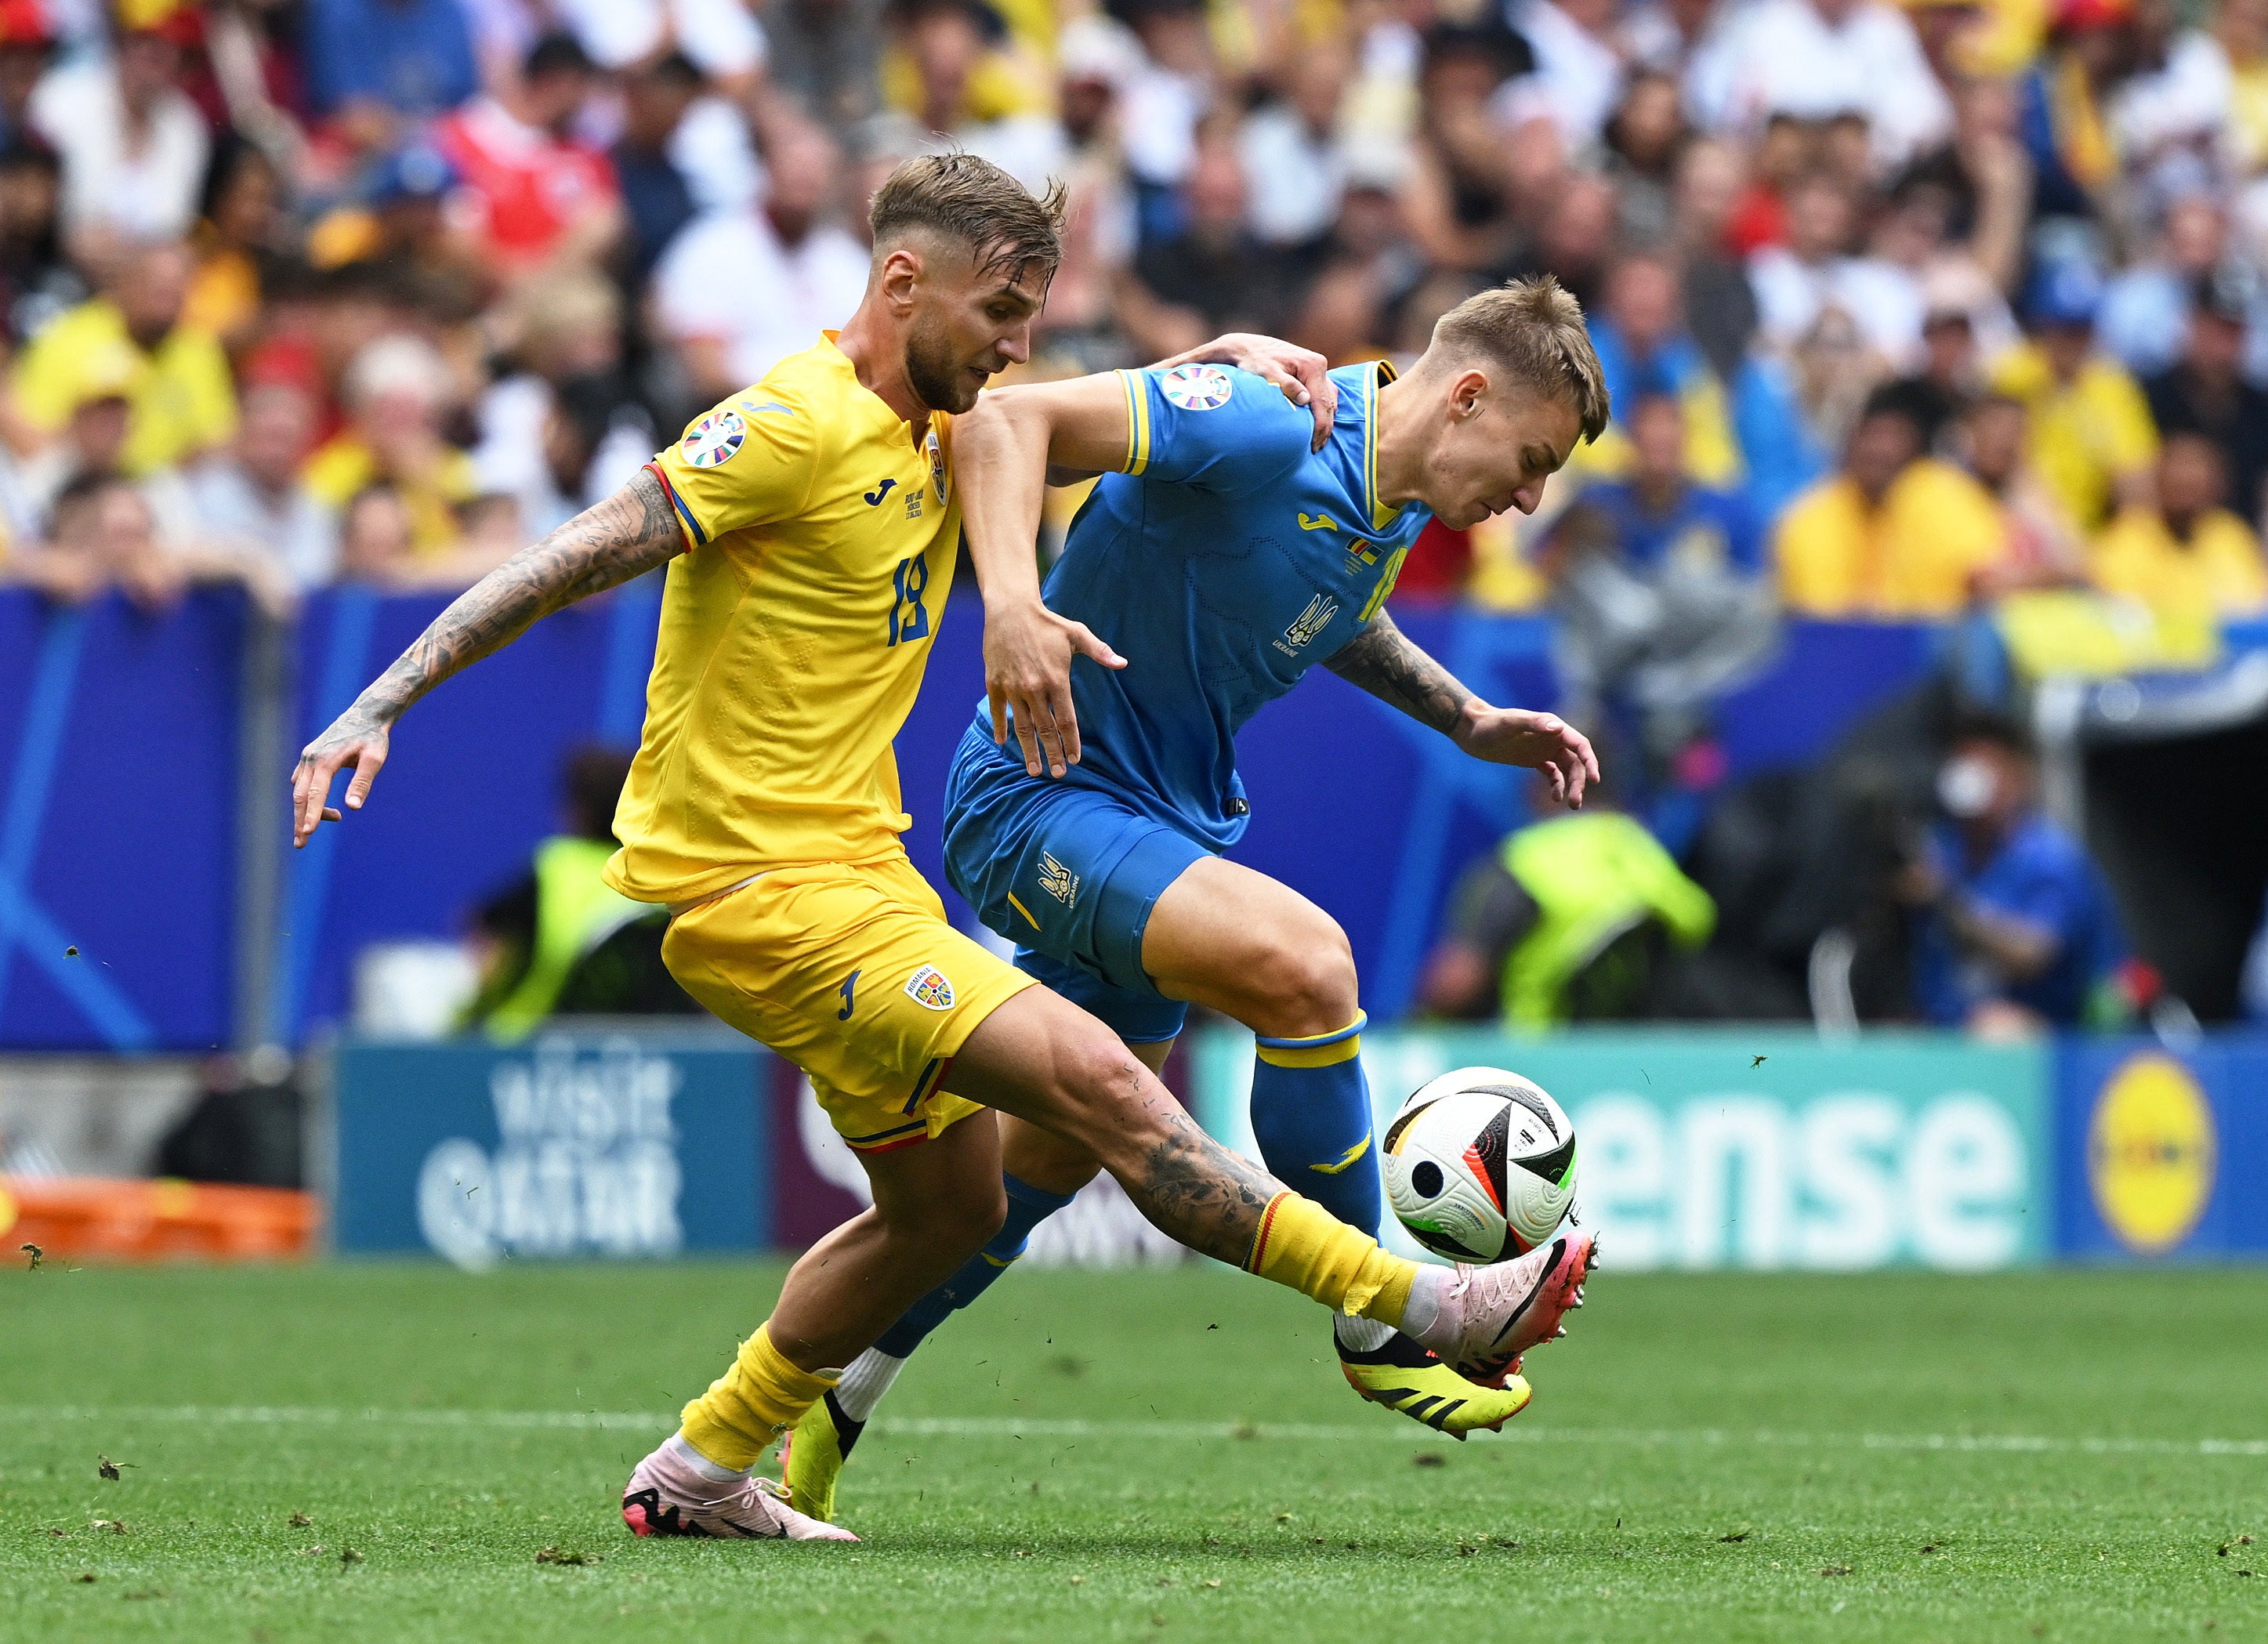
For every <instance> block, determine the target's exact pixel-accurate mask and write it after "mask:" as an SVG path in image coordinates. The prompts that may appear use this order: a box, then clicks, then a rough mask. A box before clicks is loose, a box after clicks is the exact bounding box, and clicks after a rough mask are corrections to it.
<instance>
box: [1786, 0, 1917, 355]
mask: <svg viewBox="0 0 2268 1644" xmlns="http://www.w3.org/2000/svg"><path fill="white" fill-rule="evenodd" d="M1767 3H1769V0H1767ZM1856 226H1857V203H1856V202H1855V201H1854V200H1853V199H1852V195H1851V190H1850V188H1849V187H1848V186H1847V185H1846V184H1845V183H1844V182H1843V181H1841V180H1839V179H1838V178H1836V177H1834V176H1832V175H1830V174H1829V173H1823V172H1815V173H1812V174H1811V175H1809V176H1807V177H1804V178H1802V179H1800V180H1799V181H1797V183H1796V185H1795V187H1794V188H1793V189H1791V190H1790V191H1789V194H1788V199H1787V243H1786V245H1785V246H1767V247H1764V249H1763V250H1762V251H1759V252H1757V253H1756V255H1755V256H1754V257H1752V258H1750V259H1749V284H1750V285H1751V286H1752V287H1754V289H1755V291H1756V316H1757V321H1758V328H1759V330H1760V331H1761V332H1762V333H1763V335H1764V340H1765V342H1766V343H1770V344H1771V346H1773V347H1775V348H1777V349H1779V350H1784V351H1793V349H1794V348H1795V345H1796V344H1797V343H1800V341H1802V339H1803V338H1804V336H1805V335H1806V334H1807V333H1808V332H1809V331H1810V330H1811V328H1812V326H1813V324H1814V323H1815V321H1817V320H1818V319H1819V318H1820V316H1821V315H1822V314H1823V313H1825V312H1826V311H1827V310H1829V309H1836V310H1839V311H1840V312H1841V313H1843V314H1845V316H1846V317H1848V319H1849V320H1850V321H1851V322H1852V324H1853V325H1855V326H1856V327H1857V328H1858V331H1859V336H1860V338H1861V339H1862V340H1863V341H1864V342H1865V343H1866V344H1867V347H1868V348H1869V349H1870V350H1873V351H1874V353H1875V354H1877V355H1878V356H1880V357H1881V360H1882V361H1883V362H1884V363H1886V364H1888V365H1892V366H1899V367H1903V366H1904V365H1906V364H1908V363H1909V362H1910V361H1911V360H1912V359H1913V358H1914V357H1915V355H1916V353H1917V351H1918V349H1919V348H1920V345H1921V322H1922V295H1921V287H1920V285H1919V284H1918V282H1917V281H1916V280H1915V279H1914V277H1913V276H1912V275H1911V274H1909V273H1908V272H1907V271H1906V270H1905V269H1901V268H1899V267H1897V266H1896V264H1895V263H1890V262H1883V261H1882V260H1881V259H1879V258H1875V257H1857V256H1852V255H1851V254H1850V246H1851V242H1852V235H1853V233H1854V232H1855V230H1856Z"/></svg>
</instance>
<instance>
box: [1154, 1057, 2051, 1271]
mask: <svg viewBox="0 0 2268 1644" xmlns="http://www.w3.org/2000/svg"><path fill="white" fill-rule="evenodd" d="M1196 1049H1197V1058H1196V1079H1195V1081H1194V1085H1193V1095H1194V1099H1195V1102H1196V1106H1197V1116H1198V1117H1199V1119H1200V1120H1201V1121H1202V1122H1203V1123H1204V1125H1205V1127H1206V1129H1207V1130H1208V1131H1210V1132H1211V1133H1212V1134H1213V1135H1215V1136H1217V1137H1219V1138H1220V1139H1222V1140H1224V1141H1226V1142H1227V1143H1229V1144H1230V1145H1231V1146H1236V1147H1239V1148H1241V1149H1242V1150H1243V1151H1245V1152H1247V1153H1251V1154H1255V1156H1257V1150H1256V1148H1255V1146H1254V1145H1253V1141H1252V1129H1251V1124H1250V1122H1249V1119H1248V1116H1247V1113H1246V1101H1247V1096H1248V1091H1249V1089H1250V1085H1251V1072H1252V1041H1251V1039H1250V1037H1249V1036H1246V1035H1242V1034H1239V1033H1236V1032H1233V1031H1217V1032H1214V1033H1211V1034H1208V1035H1206V1036H1204V1039H1203V1040H1202V1042H1201V1043H1199V1044H1198V1045H1197V1047H1196ZM1363 1065H1364V1068H1365V1070H1366V1073H1368V1075H1369V1079H1370V1086H1371V1095H1372V1100H1373V1104H1374V1106H1375V1109H1376V1122H1375V1125H1374V1128H1373V1132H1372V1133H1373V1136H1379V1135H1383V1134H1384V1131H1385V1127H1386V1124H1387V1123H1388V1121H1389V1120H1390V1119H1391V1118H1392V1117H1393V1115H1394V1112H1395V1110H1396V1109H1397V1108H1398V1107H1399V1106H1400V1105H1401V1103H1402V1100H1403V1097H1404V1096H1405V1095H1408V1094H1409V1093H1410V1091H1412V1090H1415V1089H1416V1088H1418V1086H1420V1085H1422V1084H1424V1083H1425V1081H1426V1080H1430V1079H1432V1078H1434V1077H1435V1076H1436V1075H1438V1074H1440V1073H1446V1072H1447V1071H1449V1070H1450V1069H1452V1068H1456V1067H1462V1066H1471V1065H1490V1066H1498V1067H1509V1068H1513V1069H1515V1070H1517V1071H1518V1072H1520V1073H1523V1074H1525V1075H1526V1076H1528V1078H1530V1079H1532V1080H1535V1081H1536V1082H1537V1083H1539V1084H1541V1085H1542V1086H1543V1087H1544V1088H1546V1089H1547V1090H1549V1091H1550V1092H1551V1094H1552V1095H1554V1096H1555V1097H1557V1100H1558V1102H1559V1103H1560V1105H1561V1106H1563V1107H1564V1108H1565V1109H1566V1110H1567V1111H1568V1113H1569V1115H1570V1116H1571V1117H1572V1118H1573V1120H1574V1124H1575V1134H1576V1146H1577V1166H1578V1171H1579V1177H1578V1181H1579V1185H1578V1189H1577V1197H1578V1200H1579V1203H1580V1205H1581V1206H1582V1213H1583V1215H1584V1217H1585V1219H1586V1220H1587V1222H1588V1223H1589V1224H1590V1225H1592V1226H1594V1227H1597V1228H1598V1229H1599V1231H1600V1235H1601V1248H1602V1251H1603V1253H1604V1258H1605V1260H1606V1261H1607V1262H1608V1263H1609V1264H1611V1265H1612V1266H1614V1267H1615V1268H1616V1269H1619V1270H1622V1271H1633V1270H1641V1269H1647V1268H1660V1267H1683V1268H1706V1267H1749V1268H1812V1269H1855V1268H1870V1267H1885V1266H1894V1265H1920V1266H1928V1267H1937V1268H1945V1269H1950V1270H1955V1271H1972V1272H1973V1271H1979V1270H1984V1269H1990V1268H1999V1267H2007V1266H2013V1265H2016V1264H2022V1263H2027V1262H2034V1261H2037V1260H2039V1259H2040V1258H2041V1257H2043V1256H2044V1255H2046V1254H2047V1251H2048V1247H2049V1241H2050V1237H2051V1232H2050V1229H2051V1218H2050V1214H2049V1202H2048V1201H2049V1197H2050V1195H2049V1188H2050V1183H2051V1176H2050V1171H2049V1168H2048V1159H2049V1151H2050V1150H2049V1144H2048V1136H2047V1106H2048V1080H2049V1057H2048V1054H2047V1052H2045V1051H2042V1050H2036V1049H2030V1048H2022V1047H1988V1046H1979V1045H1976V1044H1972V1043H1969V1042H1968V1041H1966V1040H1963V1039H1960V1038H1957V1037H1955V1036H1934V1035H1926V1034H1912V1035H1908V1034H1885V1035H1880V1036H1868V1037H1867V1038H1865V1039H1863V1040H1860V1041H1859V1042H1858V1043H1853V1044H1850V1045H1830V1044H1825V1043H1822V1042H1821V1041H1820V1040H1819V1039H1817V1038H1816V1037H1814V1036H1809V1035H1793V1034H1787V1033H1785V1032H1774V1033H1756V1032H1746V1031H1742V1032H1699V1033H1695V1032H1609V1031H1599V1032H1580V1033H1567V1034H1562V1035H1557V1036H1553V1037H1550V1038H1544V1039H1531V1040H1521V1039H1513V1038H1507V1037H1505V1036H1501V1035H1499V1034H1496V1033H1493V1032H1489V1031H1470V1030H1439V1031H1427V1030H1422V1029H1419V1030H1410V1031H1402V1032H1382V1033H1366V1034H1365V1035H1364V1036H1363ZM1292 1185H1294V1186H1296V1185H1297V1183H1293V1184H1292ZM1387 1235H1388V1242H1389V1243H1392V1244H1393V1245H1394V1248H1395V1249H1397V1250H1402V1251H1403V1252H1404V1253H1405V1254H1409V1255H1418V1254H1420V1253H1421V1252H1419V1250H1418V1247H1417V1246H1416V1244H1415V1243H1414V1242H1412V1241H1410V1239H1409V1237H1408V1235H1405V1234H1404V1233H1403V1230H1402V1229H1401V1227H1399V1226H1398V1225H1395V1224H1394V1223H1393V1222H1392V1220H1391V1218H1390V1217H1389V1218H1388V1228H1387Z"/></svg>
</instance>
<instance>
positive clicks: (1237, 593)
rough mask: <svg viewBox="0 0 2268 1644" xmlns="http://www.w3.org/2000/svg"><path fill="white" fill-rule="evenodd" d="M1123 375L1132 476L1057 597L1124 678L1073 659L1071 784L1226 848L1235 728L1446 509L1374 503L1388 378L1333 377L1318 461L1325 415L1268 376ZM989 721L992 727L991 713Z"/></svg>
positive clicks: (1372, 373) (1353, 612) (1111, 496)
mask: <svg viewBox="0 0 2268 1644" xmlns="http://www.w3.org/2000/svg"><path fill="white" fill-rule="evenodd" d="M1118 375H1119V378H1120V380H1121V382H1122V383H1123V386H1124V388H1125V392H1126V396H1127V409H1128V413H1129V420H1130V424H1131V434H1130V446H1129V449H1128V452H1127V460H1126V471H1125V472H1124V473H1123V474H1108V475H1105V476H1103V477H1102V479H1101V482H1100V483H1098V484H1097V485H1096V486H1095V489H1094V494H1093V495H1092V496H1090V497H1089V498H1087V501H1086V505H1085V506H1083V507H1082V508H1081V509H1080V510H1079V514H1078V517H1077V518H1076V519H1075V520H1072V522H1071V531H1070V534H1069V538H1068V541H1067V542H1066V543H1065V545H1064V554H1063V557H1062V558H1061V559H1060V560H1058V561H1057V564H1056V566H1055V569H1054V570H1053V571H1051V572H1050V573H1049V577H1048V580H1047V586H1046V589H1045V596H1046V599H1047V603H1048V606H1049V608H1050V609H1052V610H1054V611H1056V612H1057V613H1058V614H1060V615H1062V616H1069V617H1072V618H1075V619H1077V620H1078V621H1079V622H1082V623H1086V625H1087V626H1088V627H1089V628H1091V629H1093V630H1094V631H1095V632H1096V633H1098V634H1100V635H1101V637H1102V638H1104V639H1107V640H1108V641H1109V643H1110V645H1111V647H1112V648H1113V649H1114V650H1116V652H1118V654H1119V655H1121V656H1123V657H1124V658H1125V659H1126V667H1124V668H1123V669H1122V670H1116V671H1114V670H1111V669H1108V668H1104V667H1100V666H1099V665H1097V664H1095V663H1094V662H1091V661H1089V660H1086V658H1084V657H1080V658H1077V659H1075V660H1073V663H1072V667H1071V690H1072V696H1073V698H1074V700H1075V702H1076V704H1077V706H1078V710H1079V741H1080V744H1081V748H1082V750H1083V751H1082V752H1081V754H1080V762H1079V763H1078V764H1076V765H1073V766H1072V767H1071V770H1070V772H1069V774H1068V775H1067V776H1066V777H1065V778H1064V780H1066V781H1071V782H1077V783H1081V784H1085V785H1090V786H1095V787H1101V788H1105V789H1108V791H1109V792H1111V793H1115V794H1117V795H1119V796H1120V797H1121V798H1123V799H1124V800H1126V801H1127V802H1128V803H1129V804H1130V805H1131V806H1132V807H1134V808H1136V809H1137V810H1139V811H1141V812H1143V813H1144V814H1145V815H1151V816H1154V817H1156V818H1157V819H1158V820H1159V821H1160V822H1165V823H1167V825H1169V826H1172V827H1175V828H1178V829H1181V830H1182V832H1183V833H1186V834H1188V835H1189V836H1190V837H1193V838H1195V839H1197V841H1199V842H1200V843H1202V844H1206V845H1208V846H1209V847H1211V849H1213V850H1216V851H1219V850H1225V849H1226V848H1227V847H1228V846H1229V845H1231V844H1234V843H1235V841H1236V839H1237V837H1239V836H1240V835H1241V834H1242V833H1243V831H1244V827H1245V822H1246V819H1247V814H1248V809H1249V807H1248V804H1247V802H1246V800H1245V796H1244V785H1243V784H1242V782H1241V781H1240V780H1239V779H1238V777H1237V774H1236V749H1235V738H1236V733H1237V732H1238V730H1239V729H1241V727H1242V726H1243V724H1244V722H1245V721H1246V720H1247V719H1250V718H1251V717H1252V716H1253V714H1254V713H1255V712H1256V711H1258V710H1259V708H1260V707H1261V706H1262V704H1265V703H1269V702H1272V701H1274V700H1275V699H1276V698H1277V697H1280V696H1282V695H1283V694H1284V693H1285V691H1287V690H1290V689H1292V686H1293V685H1295V684H1297V683H1298V682H1299V681H1300V675H1303V674H1305V673H1306V672H1307V670H1308V668H1310V667H1313V666H1314V664H1316V663H1317V662H1320V661H1322V660H1323V659H1324V658H1326V657H1329V656H1330V655H1331V654H1332V653H1334V652H1337V650H1339V649H1340V647H1342V646H1343V645H1345V644H1346V643H1347V642H1348V641H1349V640H1351V639H1352V638H1354V637H1355V635H1356V634H1357V633H1358V632H1359V630H1361V628H1362V625H1363V624H1364V623H1366V622H1368V621H1369V620H1370V619H1371V617H1372V616H1374V615H1376V614H1377V612H1378V609H1379V608H1380V607H1381V606H1382V605H1383V604H1385V602H1386V597H1387V595H1388V593H1391V592H1392V591H1393V588H1394V579H1395V575H1396V574H1397V573H1398V572H1399V571H1401V569H1402V561H1403V557H1404V556H1405V555H1407V554H1408V552H1409V551H1410V543H1411V542H1414V541H1416V540H1417V536H1418V532H1419V531H1421V530H1423V529H1424V528H1425V521H1426V520H1428V519H1430V518H1431V517H1432V515H1431V513H1430V512H1429V511H1428V510H1426V509H1425V508H1424V507H1422V506H1420V505H1417V504H1414V503H1412V504H1408V505H1404V506H1403V507H1401V508H1399V509H1395V508H1388V507H1386V506H1385V505H1382V504H1381V502H1380V501H1379V499H1378V485H1377V451H1376V446H1375V438H1374V436H1375V430H1376V425H1377V415H1376V413H1377V400H1378V393H1379V390H1380V388H1381V387H1383V386H1384V385H1385V384H1387V383H1388V382H1391V381H1392V380H1394V372H1393V368H1392V367H1391V366H1388V365H1384V364H1372V365H1350V366H1346V367H1344V368H1343V369H1341V370H1339V371H1336V372H1332V373H1331V379H1332V380H1333V381H1334V382H1336V383H1337V385H1338V388H1339V403H1338V414H1337V419H1336V422H1335V424H1334V425H1333V427H1332V431H1331V436H1330V438H1329V439H1328V440H1327V441H1325V442H1324V445H1323V448H1322V450H1321V451H1310V450H1309V449H1308V445H1309V442H1310V440H1311V439H1313V437H1314V417H1313V416H1312V415H1311V414H1310V413H1309V412H1307V411H1306V410H1304V409H1300V407H1298V406H1295V405H1293V404H1292V403H1291V402H1289V401H1287V400H1286V399H1285V397H1284V395H1283V394H1282V392H1281V391H1280V390H1278V389H1277V388H1275V387H1270V385H1269V384H1268V383H1267V382H1266V381H1264V380H1262V379H1261V378H1258V377H1255V376H1250V375H1248V374H1247V373H1245V372H1241V371H1229V370H1225V369H1223V368H1221V367H1219V366H1216V365H1180V366H1175V367H1174V368H1173V369H1171V370H1166V371H1158V370H1152V371H1128V372H1119V373H1118ZM978 718H979V719H980V721H983V722H985V723H986V724H987V725H988V727H989V715H988V713H987V711H985V710H984V709H983V708H982V707H980V708H979V710H978ZM988 734H989V733H988ZM1009 746H1010V751H1011V752H1013V749H1014V744H1013V742H1011V744H1010V745H1009Z"/></svg>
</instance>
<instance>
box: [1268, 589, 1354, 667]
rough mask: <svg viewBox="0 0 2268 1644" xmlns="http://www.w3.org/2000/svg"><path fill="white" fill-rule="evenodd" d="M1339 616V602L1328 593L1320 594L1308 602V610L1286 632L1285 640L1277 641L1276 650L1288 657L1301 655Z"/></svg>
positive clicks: (1302, 612)
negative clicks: (1333, 619) (1331, 621)
mask: <svg viewBox="0 0 2268 1644" xmlns="http://www.w3.org/2000/svg"><path fill="white" fill-rule="evenodd" d="M1338 614H1339V602H1338V601H1337V600H1335V599H1333V598H1332V597H1331V596H1330V595H1329V594H1328V593H1318V594H1317V595H1315V597H1314V599H1312V600H1309V601H1307V609H1306V610H1304V611H1301V612H1300V615H1299V618H1298V620H1297V621H1295V622H1294V623H1292V625H1291V626H1290V627H1289V628H1286V629H1285V630H1284V638H1281V639H1278V640H1277V641H1275V645H1276V648H1277V649H1278V651H1281V652H1283V653H1284V654H1285V656H1287V657H1288V656H1297V655H1299V654H1300V652H1302V651H1304V650H1306V649H1307V645H1308V644H1309V642H1310V641H1312V640H1313V639H1314V637H1315V636H1316V635H1317V634H1319V633H1321V632H1322V631H1323V630H1324V629H1325V628H1327V627H1329V625H1330V620H1331V618H1332V617H1334V616H1337V615H1338Z"/></svg>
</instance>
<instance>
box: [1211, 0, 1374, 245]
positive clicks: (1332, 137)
mask: <svg viewBox="0 0 2268 1644" xmlns="http://www.w3.org/2000/svg"><path fill="white" fill-rule="evenodd" d="M1352 66H1353V65H1352V64H1351V62H1350V61H1349V59H1348V55H1347V51H1346V48H1344V46H1341V45H1339V44H1338V43H1337V42H1336V41H1320V42H1318V43H1317V44H1315V45H1314V46H1312V47H1310V48H1307V50H1306V51H1304V52H1302V53H1300V56H1299V58H1298V60H1297V61H1296V62H1295V63H1293V64H1292V70H1291V73H1290V75H1289V80H1290V84H1289V85H1287V86H1286V87H1285V97H1284V99H1283V100H1281V101H1280V102H1275V103H1270V104H1269V105H1268V106H1267V107H1264V108H1261V109H1258V110H1256V112H1254V113H1253V114H1248V115H1247V116H1246V117H1245V121H1244V125H1243V128H1242V129H1241V130H1240V131H1239V132H1238V133H1237V139H1236V146H1237V154H1238V158H1239V159H1241V160H1242V161H1243V163H1244V174H1245V176H1246V177H1247V178H1248V179H1249V180H1250V181H1251V185H1252V199H1251V204H1250V206H1249V208H1248V211H1249V217H1250V222H1251V225H1252V232H1253V235H1254V237H1255V238H1256V239H1258V240H1261V241H1263V243H1264V244H1267V245H1270V246H1307V245H1313V244H1314V242H1315V241H1317V240H1321V239H1322V237H1323V236H1324V235H1325V234H1327V233H1329V232H1330V227H1331V225H1332V223H1333V222H1335V221H1336V220H1337V217H1338V214H1339V202H1340V200H1341V199H1342V198H1343V197H1344V195H1345V194H1346V170H1347V168H1346V156H1345V153H1344V151H1343V149H1342V147H1341V144H1340V142H1339V134H1338V115H1339V106H1340V102H1341V100H1342V99H1343V98H1344V96H1345V94H1346V87H1347V78H1348V75H1349V73H1350V71H1351V69H1352Z"/></svg>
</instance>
